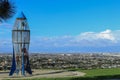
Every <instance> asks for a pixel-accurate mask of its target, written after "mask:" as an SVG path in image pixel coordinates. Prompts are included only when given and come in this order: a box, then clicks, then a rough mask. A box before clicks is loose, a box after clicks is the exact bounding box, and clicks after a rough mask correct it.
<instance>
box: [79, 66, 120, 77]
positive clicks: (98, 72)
mask: <svg viewBox="0 0 120 80" xmlns="http://www.w3.org/2000/svg"><path fill="white" fill-rule="evenodd" d="M78 71H81V72H84V73H86V75H85V77H95V76H108V75H109V76H112V75H120V68H111V69H91V70H80V69H78Z"/></svg>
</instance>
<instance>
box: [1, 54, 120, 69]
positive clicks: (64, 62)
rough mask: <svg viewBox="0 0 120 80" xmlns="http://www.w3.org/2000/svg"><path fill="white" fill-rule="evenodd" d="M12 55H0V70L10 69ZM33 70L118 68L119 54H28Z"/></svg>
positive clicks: (119, 63)
mask: <svg viewBox="0 0 120 80" xmlns="http://www.w3.org/2000/svg"><path fill="white" fill-rule="evenodd" d="M11 61H12V55H10V54H0V70H6V69H10V65H11V63H12V62H11ZM30 63H31V68H33V69H67V68H81V69H97V68H119V67H120V55H119V54H104V53H102V54H87V53H86V54H85V53H84V54H82V53H81V54H75V53H74V54H39V53H33V54H32V53H31V54H30Z"/></svg>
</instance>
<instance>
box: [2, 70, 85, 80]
mask: <svg viewBox="0 0 120 80" xmlns="http://www.w3.org/2000/svg"><path fill="white" fill-rule="evenodd" d="M8 75H9V72H8V71H6V72H0V80H2V79H23V78H24V79H29V78H56V77H75V76H84V75H85V73H83V72H78V71H67V70H33V75H28V74H26V77H23V76H19V77H18V76H17V75H16V74H14V76H12V77H10V76H8Z"/></svg>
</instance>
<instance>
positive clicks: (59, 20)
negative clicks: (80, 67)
mask: <svg viewBox="0 0 120 80" xmlns="http://www.w3.org/2000/svg"><path fill="white" fill-rule="evenodd" d="M11 1H12V2H13V3H15V6H16V15H15V16H14V17H13V18H11V19H9V20H7V21H6V22H4V23H0V30H1V31H0V52H12V39H11V36H12V35H11V34H12V33H11V30H12V27H13V25H14V22H15V19H16V17H17V15H18V14H19V13H20V12H21V11H22V12H24V14H25V15H26V17H27V20H28V24H29V27H30V30H31V43H30V52H66V53H67V52H120V34H119V33H120V5H119V4H120V0H34V1H33V0H11Z"/></svg>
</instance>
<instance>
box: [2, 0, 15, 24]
mask: <svg viewBox="0 0 120 80" xmlns="http://www.w3.org/2000/svg"><path fill="white" fill-rule="evenodd" d="M14 14H15V6H14V4H12V3H11V2H10V1H9V0H0V22H2V21H5V20H7V19H9V18H11V17H12V16H13V15H14Z"/></svg>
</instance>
